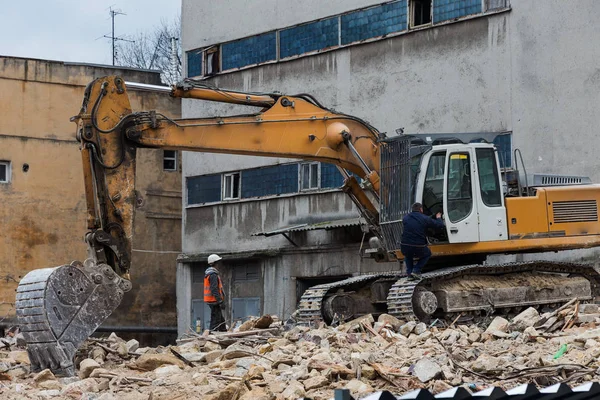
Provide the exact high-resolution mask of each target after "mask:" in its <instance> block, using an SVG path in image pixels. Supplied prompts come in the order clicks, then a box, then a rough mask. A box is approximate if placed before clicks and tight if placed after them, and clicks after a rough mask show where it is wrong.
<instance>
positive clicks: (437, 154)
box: [421, 150, 448, 215]
mask: <svg viewBox="0 0 600 400" xmlns="http://www.w3.org/2000/svg"><path fill="white" fill-rule="evenodd" d="M447 157H448V150H436V151H434V152H433V153H432V154H431V156H430V157H429V160H428V161H427V167H426V169H425V178H424V179H423V193H422V194H421V204H423V208H424V211H425V213H426V214H427V215H430V214H429V212H431V214H436V213H437V212H438V211H441V210H442V209H443V208H444V207H443V206H444V180H445V179H446V159H447ZM429 166H432V167H433V168H435V169H438V171H435V172H440V171H439V169H440V167H441V174H432V175H431V176H430V175H429ZM440 180H441V184H442V187H441V189H442V190H441V192H440V193H439V195H440V197H441V199H440V197H438V193H436V192H435V191H433V188H431V187H430V188H431V191H432V192H433V194H434V195H435V196H436V200H438V201H436V202H435V203H433V204H430V203H427V204H426V203H425V192H426V189H427V184H428V183H429V182H431V181H440ZM434 205H438V206H441V207H440V208H439V210H437V209H434V210H435V212H433V211H431V208H433V206H434Z"/></svg>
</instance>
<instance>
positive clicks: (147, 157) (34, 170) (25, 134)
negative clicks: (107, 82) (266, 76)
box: [0, 56, 181, 327]
mask: <svg viewBox="0 0 600 400" xmlns="http://www.w3.org/2000/svg"><path fill="white" fill-rule="evenodd" d="M106 75H121V76H123V77H124V78H125V80H126V81H134V82H135V81H137V82H143V83H150V84H160V77H159V74H158V72H156V71H142V70H133V69H126V68H114V67H109V66H98V65H89V64H74V63H63V62H57V61H47V60H36V59H26V58H15V57H5V56H0V161H8V162H10V168H11V173H10V177H9V178H10V179H9V182H8V183H0V226H1V227H2V229H1V231H0V318H3V317H8V318H7V319H6V320H5V322H6V321H10V320H11V319H12V318H13V317H14V315H15V310H14V302H15V290H16V287H17V284H18V282H19V280H20V279H21V278H22V277H23V276H24V275H25V274H27V272H29V271H31V270H32V269H37V268H45V267H52V266H58V265H63V264H67V263H69V262H71V261H73V260H84V259H85V256H86V246H85V244H84V242H83V237H84V234H85V232H86V223H85V216H86V204H85V198H84V195H83V173H82V166H81V156H80V152H79V144H78V142H77V141H76V140H75V124H74V123H72V122H69V118H70V117H71V116H73V115H76V114H77V113H78V112H79V109H80V107H81V102H82V100H83V93H84V89H85V85H87V84H88V83H89V82H90V81H91V80H93V79H94V78H96V77H100V76H106ZM129 95H130V98H131V101H132V107H133V109H134V110H140V109H158V110H160V111H162V112H163V113H165V114H167V115H170V116H171V117H179V116H180V101H179V100H175V99H172V98H170V97H169V96H168V95H163V94H154V93H148V92H136V91H130V92H129ZM136 179H137V183H136V188H137V190H138V192H139V193H140V195H141V198H142V199H143V202H142V204H141V206H140V207H139V208H138V210H137V214H136V219H135V227H134V229H135V231H134V239H133V247H134V251H133V259H132V269H131V273H132V277H133V290H132V291H131V292H129V293H128V294H127V295H126V296H125V298H124V300H123V303H122V304H121V306H120V307H119V308H118V309H117V310H116V311H115V313H114V314H113V315H112V316H111V317H110V319H109V320H107V321H106V323H105V325H113V326H114V325H119V326H124V325H126V326H170V327H172V326H174V325H175V321H176V310H175V268H176V264H175V260H176V258H177V254H179V252H180V249H181V236H180V232H181V167H180V165H178V168H177V171H174V172H171V171H163V153H162V151H161V150H152V149H141V150H138V165H137V176H136Z"/></svg>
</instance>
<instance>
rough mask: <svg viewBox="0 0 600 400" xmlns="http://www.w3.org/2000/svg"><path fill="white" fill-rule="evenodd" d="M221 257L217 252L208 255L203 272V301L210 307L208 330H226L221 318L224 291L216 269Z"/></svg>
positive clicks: (223, 320)
mask: <svg viewBox="0 0 600 400" xmlns="http://www.w3.org/2000/svg"><path fill="white" fill-rule="evenodd" d="M221 260H222V258H221V257H219V256H218V255H217V254H211V255H210V256H208V268H207V269H206V272H205V273H204V302H205V303H207V304H208V306H209V307H210V328H209V329H210V330H211V331H226V330H227V327H226V326H225V318H223V310H222V307H223V302H224V301H225V292H224V291H223V282H222V281H221V277H220V276H219V270H218V269H217V268H218V267H219V266H220V264H221Z"/></svg>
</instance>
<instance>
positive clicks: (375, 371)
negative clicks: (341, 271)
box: [0, 300, 600, 400]
mask: <svg viewBox="0 0 600 400" xmlns="http://www.w3.org/2000/svg"><path fill="white" fill-rule="evenodd" d="M275 320H276V318H275ZM490 320H491V321H489V323H486V324H483V323H480V324H470V325H469V324H459V323H458V321H460V319H458V318H457V320H456V321H455V322H454V323H453V324H450V325H449V326H445V325H444V322H443V321H437V320H436V321H433V322H431V323H430V324H427V325H426V324H425V323H422V322H421V323H417V322H413V321H409V322H405V321H400V320H398V319H396V318H394V317H392V316H390V315H386V314H383V315H381V316H379V317H378V318H377V320H375V319H374V318H373V317H372V316H371V315H366V316H363V317H360V318H358V319H355V320H353V321H350V322H347V323H345V324H342V325H340V326H337V327H326V326H324V325H321V326H319V327H316V328H308V327H303V326H293V327H291V326H284V325H283V324H282V323H281V322H279V321H277V322H275V323H273V318H271V317H270V316H264V317H262V318H260V319H257V320H252V321H250V322H248V323H245V324H244V325H243V326H240V327H238V328H237V329H236V330H235V331H233V332H226V333H215V334H212V333H211V334H209V333H208V332H205V333H204V334H202V335H200V334H190V336H188V337H186V338H183V339H180V340H179V341H178V343H177V345H176V346H169V347H158V348H147V347H145V348H141V347H139V344H138V343H137V341H135V340H130V341H125V340H122V339H121V338H119V337H118V336H117V335H115V334H111V335H110V336H109V337H107V338H92V339H90V340H89V341H88V342H87V343H86V345H85V346H84V347H83V348H82V349H80V351H79V352H78V357H77V359H76V363H77V365H78V373H79V376H77V377H69V378H61V377H56V376H54V375H53V374H52V372H50V371H49V370H45V371H42V372H39V373H30V372H29V360H28V357H27V352H26V350H25V348H24V343H23V340H22V337H20V335H19V334H17V333H16V332H10V333H9V334H8V335H7V336H6V337H5V338H4V339H0V346H3V348H2V349H0V398H3V399H11V398H15V399H17V398H18V399H51V398H57V399H58V398H72V399H90V400H91V399H98V400H110V399H140V400H142V399H143V400H149V399H152V400H158V399H164V400H167V399H169V400H174V399H186V400H188V399H205V400H249V399H254V400H272V399H298V398H302V397H304V396H306V397H310V398H312V399H330V398H332V397H333V390H334V389H337V388H347V389H350V391H351V392H352V394H353V395H354V396H355V397H357V398H360V397H363V396H365V395H367V394H368V393H371V392H374V391H378V390H389V391H390V392H392V393H403V392H406V391H409V390H412V389H416V388H427V389H429V390H430V391H431V392H432V393H438V392H441V391H444V390H447V389H449V388H450V387H452V386H464V387H465V388H468V389H470V390H472V391H476V390H480V389H482V388H484V387H487V386H491V385H494V386H499V387H502V388H505V389H507V388H512V387H514V386H516V385H518V384H520V383H525V382H533V383H536V384H538V385H539V386H548V385H551V384H554V383H556V382H567V383H569V385H571V386H572V385H575V384H578V383H582V382H585V381H592V380H598V379H600V369H599V367H600V362H599V361H598V360H597V359H598V356H599V355H600V328H596V325H597V324H600V313H599V310H598V306H597V305H590V304H579V303H578V302H577V301H575V300H573V301H571V302H569V303H568V304H567V305H565V306H563V307H561V308H560V309H557V310H556V311H553V312H548V313H542V314H540V313H538V311H536V310H535V309H533V308H528V309H526V310H523V311H522V312H521V313H520V314H518V315H516V316H514V317H513V318H510V319H504V318H502V317H496V318H494V319H491V318H490Z"/></svg>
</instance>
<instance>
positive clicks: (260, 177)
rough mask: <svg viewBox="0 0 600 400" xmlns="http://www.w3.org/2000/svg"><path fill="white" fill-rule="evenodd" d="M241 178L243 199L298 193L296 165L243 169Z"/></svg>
mask: <svg viewBox="0 0 600 400" xmlns="http://www.w3.org/2000/svg"><path fill="white" fill-rule="evenodd" d="M242 178H244V179H243V185H242V194H241V197H242V198H243V199H247V198H249V197H261V196H278V195H281V194H286V193H298V163H294V164H283V165H273V166H270V167H262V168H253V169H245V170H244V171H242Z"/></svg>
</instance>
